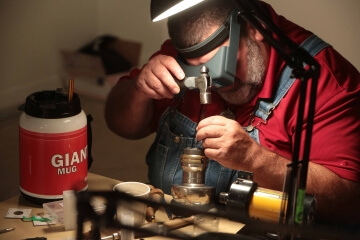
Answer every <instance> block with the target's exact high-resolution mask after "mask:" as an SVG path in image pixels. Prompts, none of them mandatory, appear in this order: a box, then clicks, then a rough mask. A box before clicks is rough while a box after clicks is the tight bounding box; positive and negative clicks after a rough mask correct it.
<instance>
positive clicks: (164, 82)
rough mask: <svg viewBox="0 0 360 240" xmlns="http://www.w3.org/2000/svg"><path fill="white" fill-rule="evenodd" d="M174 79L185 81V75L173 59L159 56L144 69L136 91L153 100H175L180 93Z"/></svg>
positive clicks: (151, 60)
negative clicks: (175, 95) (174, 97)
mask: <svg viewBox="0 0 360 240" xmlns="http://www.w3.org/2000/svg"><path fill="white" fill-rule="evenodd" d="M174 77H175V78H177V79H183V78H184V77H185V73H184V71H183V70H182V69H181V67H180V66H179V64H178V63H177V62H176V60H175V59H174V58H173V57H170V56H166V55H158V56H155V57H153V58H152V59H150V61H149V62H148V63H147V64H146V65H144V67H143V68H142V70H141V72H140V75H139V77H138V79H137V82H136V89H137V90H138V91H141V92H143V93H144V94H145V95H146V96H148V97H150V98H153V99H162V98H173V96H174V94H177V93H179V91H180V88H179V86H178V85H177V83H176V82H175V80H174Z"/></svg>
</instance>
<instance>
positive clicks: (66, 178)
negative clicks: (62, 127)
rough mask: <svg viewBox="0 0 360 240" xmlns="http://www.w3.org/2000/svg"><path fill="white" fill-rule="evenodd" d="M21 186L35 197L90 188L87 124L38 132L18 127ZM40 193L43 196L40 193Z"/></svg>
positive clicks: (57, 194)
mask: <svg viewBox="0 0 360 240" xmlns="http://www.w3.org/2000/svg"><path fill="white" fill-rule="evenodd" d="M19 132H20V136H19V140H20V145H19V148H20V187H21V188H22V189H23V190H25V191H26V192H27V194H28V195H31V196H34V197H41V196H44V197H47V196H59V195H62V194H63V191H65V190H75V191H79V190H83V189H86V188H87V161H88V150H87V128H86V126H85V127H83V128H81V129H79V130H76V131H72V132H66V133H37V132H32V131H28V130H25V129H23V128H22V127H20V128H19ZM37 195H40V196H37Z"/></svg>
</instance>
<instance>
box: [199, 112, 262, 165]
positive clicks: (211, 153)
mask: <svg viewBox="0 0 360 240" xmlns="http://www.w3.org/2000/svg"><path fill="white" fill-rule="evenodd" d="M196 131H197V134H196V140H198V141H202V146H203V148H204V153H205V155H206V156H207V157H209V158H211V159H213V160H216V161H218V162H219V163H220V164H221V165H223V166H225V167H228V168H232V169H240V168H242V169H243V168H244V167H245V166H244V165H243V164H244V163H245V162H247V161H250V159H251V156H250V153H251V151H252V148H253V147H256V145H257V144H256V143H255V142H254V140H252V138H251V137H250V136H249V135H248V134H247V133H246V132H245V131H244V130H243V128H242V126H241V125H240V124H239V123H238V122H236V121H234V120H231V119H228V118H225V117H222V116H212V117H208V118H205V119H203V120H202V121H200V122H199V125H198V126H197V128H196ZM245 168H246V167H245Z"/></svg>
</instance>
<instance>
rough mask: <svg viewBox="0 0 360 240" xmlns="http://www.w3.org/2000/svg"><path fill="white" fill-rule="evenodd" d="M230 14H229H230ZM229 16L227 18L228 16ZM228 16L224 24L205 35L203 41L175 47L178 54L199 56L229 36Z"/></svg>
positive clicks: (190, 56)
mask: <svg viewBox="0 0 360 240" xmlns="http://www.w3.org/2000/svg"><path fill="white" fill-rule="evenodd" d="M230 16H231V14H230ZM230 16H229V18H230ZM229 18H228V19H227V21H226V22H225V24H223V25H221V26H220V27H219V28H218V29H217V30H216V31H215V32H214V33H212V34H211V35H210V36H209V37H207V38H206V39H205V40H204V41H202V42H200V43H198V44H196V45H194V46H191V47H189V48H176V50H177V52H178V54H180V55H181V56H182V57H183V58H198V57H201V56H203V55H205V54H207V53H208V52H210V51H211V50H213V49H214V48H216V47H217V46H219V45H220V44H221V43H222V42H224V41H225V40H226V39H228V38H229V31H230V23H229Z"/></svg>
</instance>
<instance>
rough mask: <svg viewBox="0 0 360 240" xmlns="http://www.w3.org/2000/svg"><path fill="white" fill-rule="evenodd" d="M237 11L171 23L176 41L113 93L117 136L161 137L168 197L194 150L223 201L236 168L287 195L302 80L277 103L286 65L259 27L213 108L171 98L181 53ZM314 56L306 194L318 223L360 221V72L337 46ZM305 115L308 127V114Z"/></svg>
mask: <svg viewBox="0 0 360 240" xmlns="http://www.w3.org/2000/svg"><path fill="white" fill-rule="evenodd" d="M262 6H263V8H264V10H265V11H267V12H268V13H269V14H270V16H271V18H272V19H273V21H274V23H275V24H276V25H277V26H278V27H279V28H280V29H282V30H283V32H284V33H285V34H286V35H287V36H288V37H289V38H291V39H292V40H293V41H294V42H296V43H297V44H299V45H300V44H302V43H303V42H305V41H306V40H307V39H308V38H309V37H310V36H311V35H312V33H311V32H309V31H306V30H304V29H303V28H301V27H299V26H297V25H295V24H293V23H291V22H289V21H288V20H286V19H285V18H283V17H281V16H278V15H277V14H276V13H275V12H274V10H273V9H272V8H271V7H270V6H269V5H267V4H265V3H262ZM232 11H233V7H232V5H231V4H229V3H228V1H204V2H203V3H201V4H199V5H198V6H196V7H193V8H191V9H189V10H187V11H184V12H183V13H180V14H178V15H175V16H173V17H170V18H169V20H168V29H169V35H170V37H171V41H166V42H165V43H164V44H163V46H162V48H161V50H160V51H159V52H157V53H156V54H154V55H153V56H152V57H151V59H150V60H149V62H148V63H147V64H145V65H144V66H143V68H142V69H135V70H133V71H132V72H131V74H130V76H128V77H126V78H123V79H121V80H120V81H119V83H118V84H117V85H116V86H115V87H114V89H113V90H112V92H111V93H110V95H109V97H108V100H107V104H106V110H105V117H106V121H107V124H108V126H109V128H110V129H111V130H112V131H114V132H115V133H117V134H119V135H120V136H122V137H125V138H129V139H139V138H142V137H146V136H148V135H149V134H151V133H152V132H154V131H156V132H157V136H156V139H155V142H154V144H153V145H152V146H151V148H150V150H149V153H148V155H147V164H148V166H149V179H150V182H151V183H152V184H153V185H154V186H155V187H158V188H162V189H163V190H164V191H165V192H166V193H169V191H170V188H171V185H172V184H180V183H181V180H182V173H181V166H180V164H179V162H180V155H181V153H182V149H184V148H185V147H192V146H195V147H199V148H203V149H204V153H205V155H206V156H207V157H208V158H209V159H211V161H210V163H209V166H208V169H207V172H206V179H205V181H206V184H207V185H211V186H214V187H215V189H216V194H217V195H218V194H219V192H222V191H228V187H229V184H230V183H231V182H232V181H233V180H234V179H235V178H236V171H238V170H245V171H250V172H253V173H254V182H256V183H257V184H258V185H259V186H260V187H264V188H268V189H273V190H279V191H281V190H282V187H283V183H284V177H285V174H286V171H287V164H289V163H290V161H291V157H292V152H293V150H294V136H295V126H296V118H297V109H298V103H299V99H298V96H299V84H300V81H298V80H297V81H295V82H294V83H293V84H292V85H291V86H290V87H289V89H287V90H286V93H285V94H284V95H283V96H281V97H280V98H279V95H278V94H277V93H276V92H277V90H279V88H281V86H279V82H280V80H279V79H280V75H281V73H282V72H283V70H284V67H285V66H286V64H285V63H284V61H283V59H281V58H280V57H279V56H278V54H277V52H276V51H275V50H274V49H273V48H272V47H271V46H270V44H269V43H268V42H267V41H266V40H265V39H264V37H263V36H262V34H261V33H260V32H259V31H258V30H257V29H255V28H254V27H253V26H251V25H250V24H248V23H245V22H242V23H241V34H240V42H239V48H238V56H237V70H236V78H235V80H234V83H233V84H231V85H230V86H226V87H222V88H214V89H213V90H212V104H209V105H207V106H206V108H205V107H202V106H201V104H200V102H199V93H198V92H196V91H186V92H185V94H184V96H183V98H181V99H178V98H174V96H176V95H177V94H178V93H179V91H180V89H179V86H178V85H177V83H176V82H175V79H178V80H181V79H183V78H184V77H185V75H184V72H183V70H182V69H181V67H180V66H179V64H178V63H177V61H176V60H175V59H174V57H175V56H176V55H177V50H176V49H184V48H188V47H191V46H194V45H196V44H198V43H201V42H203V41H204V40H205V39H206V38H207V37H208V36H210V35H211V34H212V33H213V32H215V31H216V30H217V29H218V28H219V26H220V25H222V24H223V23H224V22H225V21H226V19H227V18H228V16H229V15H230V14H231V12H232ZM228 44H229V40H228V39H225V40H224V41H223V42H222V43H220V44H219V45H217V46H216V47H215V48H213V49H210V50H209V51H208V52H207V53H205V54H203V55H201V56H197V57H193V58H185V60H186V61H187V63H188V64H189V65H194V66H197V65H202V64H205V63H206V62H208V61H209V60H210V59H211V58H212V57H213V56H214V55H215V54H216V52H217V51H218V50H219V48H220V47H221V46H227V45H228ZM174 46H175V47H176V48H175V47H174ZM314 55H315V59H316V60H317V61H318V62H319V64H320V65H321V74H320V78H319V84H318V87H317V102H316V106H315V117H314V127H313V137H312V147H311V151H310V164H309V170H308V181H307V188H306V190H307V192H308V193H310V194H314V195H315V196H316V200H317V206H318V209H317V216H318V218H320V219H323V220H326V221H335V222H347V223H359V222H360V212H359V209H360V207H359V205H360V184H359V181H360V150H359V149H360V148H359V142H360V121H359V120H360V118H359V113H360V100H359V94H360V81H359V80H360V75H359V72H358V71H357V70H356V69H355V68H354V67H353V66H352V65H351V64H350V63H349V62H347V61H346V60H345V59H344V58H343V57H342V56H341V55H340V54H339V53H337V52H336V51H335V50H334V49H333V48H332V47H325V48H323V49H322V50H321V51H320V52H318V53H315V54H314ZM287 81H288V80H287ZM274 99H279V103H277V104H276V105H275V106H274V108H273V109H271V112H270V114H269V116H268V118H267V119H265V120H264V119H262V117H261V116H259V115H258V114H256V111H257V110H259V108H258V106H259V105H258V103H259V101H263V100H267V101H270V102H271V101H272V100H274ZM205 109H206V111H205ZM229 113H230V114H229ZM221 115H227V116H229V115H231V116H232V117H231V118H233V119H234V120H233V119H231V118H227V117H223V116H221ZM199 116H201V117H199ZM304 119H305V121H304V128H303V130H304V131H305V127H306V122H307V113H305V116H304ZM255 132H256V134H254V133H255ZM253 135H257V136H256V137H254V136H253ZM253 137H254V138H253ZM302 147H303V146H302ZM301 157H302V156H300V158H301Z"/></svg>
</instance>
